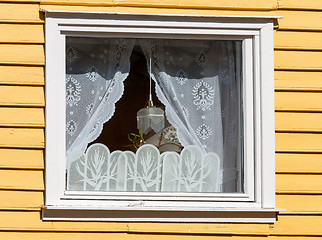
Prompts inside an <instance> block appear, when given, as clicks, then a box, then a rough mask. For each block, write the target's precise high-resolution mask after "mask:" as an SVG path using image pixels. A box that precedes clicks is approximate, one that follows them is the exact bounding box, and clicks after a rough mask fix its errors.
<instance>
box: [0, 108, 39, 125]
mask: <svg viewBox="0 0 322 240" xmlns="http://www.w3.org/2000/svg"><path fill="white" fill-rule="evenodd" d="M0 126H9V127H44V126H45V113H44V109H43V108H16V107H10V108H9V107H0Z"/></svg>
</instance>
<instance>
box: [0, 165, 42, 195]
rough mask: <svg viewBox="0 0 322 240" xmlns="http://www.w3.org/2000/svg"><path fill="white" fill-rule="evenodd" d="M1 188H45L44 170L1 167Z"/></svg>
mask: <svg viewBox="0 0 322 240" xmlns="http://www.w3.org/2000/svg"><path fill="white" fill-rule="evenodd" d="M0 189H8V190H9V189H10V190H13V189H15V190H18V189H19V190H44V175H43V171H42V170H12V169H0Z"/></svg>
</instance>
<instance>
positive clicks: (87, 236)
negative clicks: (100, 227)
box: [0, 232, 154, 240]
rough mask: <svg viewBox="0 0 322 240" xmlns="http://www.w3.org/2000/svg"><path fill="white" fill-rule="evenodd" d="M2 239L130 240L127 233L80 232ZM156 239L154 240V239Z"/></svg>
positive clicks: (7, 235)
mask: <svg viewBox="0 0 322 240" xmlns="http://www.w3.org/2000/svg"><path fill="white" fill-rule="evenodd" d="M0 238H1V239H6V240H22V239H23V240H46V239H48V240H53V239H55V240H75V239H77V240H93V239H95V240H106V239H108V240H130V239H133V238H132V236H129V235H127V234H126V233H108V234H106V233H79V232H67V233H66V232H65V233H61V232H57V233H54V232H0ZM153 239H154V238H153Z"/></svg>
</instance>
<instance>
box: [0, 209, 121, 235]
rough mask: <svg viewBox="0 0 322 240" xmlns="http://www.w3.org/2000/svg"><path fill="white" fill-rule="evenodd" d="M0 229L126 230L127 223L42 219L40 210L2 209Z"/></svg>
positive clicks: (0, 212)
mask: <svg viewBox="0 0 322 240" xmlns="http://www.w3.org/2000/svg"><path fill="white" fill-rule="evenodd" d="M0 230H13V231H21V230H25V231H77V232H88V231H95V232H125V231H127V223H116V222H63V221H42V220H41V213H40V212H23V211H0Z"/></svg>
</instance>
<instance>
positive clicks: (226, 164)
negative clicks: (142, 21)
mask: <svg viewBox="0 0 322 240" xmlns="http://www.w3.org/2000/svg"><path fill="white" fill-rule="evenodd" d="M241 55H242V49H241V42H240V41H217V40H165V39H159V40H149V39H112V38H108V39H103V38H74V37H67V44H66V152H67V156H66V158H67V190H78V191H79V190H86V191H107V192H115V191H116V192H117V191H130V192H131V191H135V192H146V191H148V192H155V191H157V192H160V191H161V192H243V167H242V166H243V151H242V149H243V128H242V126H243V122H242V119H243V116H242V101H241V99H242V90H241V89H242V87H241V86H242V79H241V76H242V65H241ZM150 76H151V78H150ZM150 86H151V88H150ZM150 89H151V94H152V100H153V103H152V102H151V101H150V102H149V103H148V104H147V101H148V100H149V96H150V95H149V93H150ZM150 100H151V99H150Z"/></svg>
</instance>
